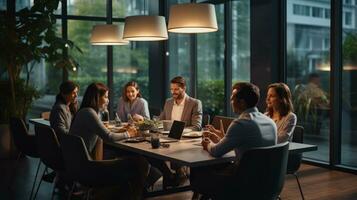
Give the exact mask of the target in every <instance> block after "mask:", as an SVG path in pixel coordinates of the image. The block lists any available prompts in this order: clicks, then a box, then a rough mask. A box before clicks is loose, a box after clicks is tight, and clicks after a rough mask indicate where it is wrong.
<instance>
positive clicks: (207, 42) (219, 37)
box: [197, 4, 225, 115]
mask: <svg viewBox="0 0 357 200" xmlns="http://www.w3.org/2000/svg"><path fill="white" fill-rule="evenodd" d="M215 7H216V16H217V23H218V27H219V29H218V31H217V32H214V33H210V34H199V35H197V81H198V85H197V97H198V99H200V100H201V101H202V105H203V111H204V112H206V113H209V114H215V115H217V114H220V115H222V114H223V113H224V105H225V102H224V28H225V27H224V4H219V5H216V6H215Z"/></svg>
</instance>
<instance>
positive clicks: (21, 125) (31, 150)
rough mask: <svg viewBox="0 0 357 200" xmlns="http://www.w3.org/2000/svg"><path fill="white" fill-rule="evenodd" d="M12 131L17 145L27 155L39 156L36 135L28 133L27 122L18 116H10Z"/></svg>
mask: <svg viewBox="0 0 357 200" xmlns="http://www.w3.org/2000/svg"><path fill="white" fill-rule="evenodd" d="M10 131H11V133H12V136H13V138H14V143H15V145H16V147H17V148H18V149H19V150H20V151H21V152H22V153H24V154H25V155H28V156H31V157H36V158H37V157H38V153H37V149H36V143H35V136H31V135H29V134H28V131H27V128H26V125H25V122H24V121H23V120H22V119H20V118H16V117H12V118H10Z"/></svg>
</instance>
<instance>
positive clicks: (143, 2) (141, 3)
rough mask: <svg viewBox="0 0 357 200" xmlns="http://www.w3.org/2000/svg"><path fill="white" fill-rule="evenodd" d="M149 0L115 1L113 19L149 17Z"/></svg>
mask: <svg viewBox="0 0 357 200" xmlns="http://www.w3.org/2000/svg"><path fill="white" fill-rule="evenodd" d="M148 2H149V1H148V0H113V17H126V16H131V15H147V14H148V8H149V3H148Z"/></svg>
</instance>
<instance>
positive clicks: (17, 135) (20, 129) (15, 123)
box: [8, 117, 41, 199]
mask: <svg viewBox="0 0 357 200" xmlns="http://www.w3.org/2000/svg"><path fill="white" fill-rule="evenodd" d="M10 131H11V133H12V136H13V138H14V143H15V146H16V147H17V148H18V149H19V150H20V153H19V155H18V157H17V160H16V164H15V167H14V171H13V175H12V177H13V178H12V179H11V180H10V183H9V186H8V187H9V189H11V185H12V183H13V181H14V179H15V175H16V173H15V172H16V169H17V165H18V163H19V159H20V157H21V155H26V156H30V157H32V158H39V154H38V152H37V148H36V140H35V136H34V135H30V134H29V133H28V130H27V128H26V125H25V122H24V121H23V120H22V119H20V118H15V117H13V118H11V119H10ZM40 165H41V160H39V162H38V165H37V170H36V175H35V178H34V181H33V184H32V189H31V194H30V199H31V197H32V194H33V190H34V188H35V183H36V180H37V175H38V171H39V169H40Z"/></svg>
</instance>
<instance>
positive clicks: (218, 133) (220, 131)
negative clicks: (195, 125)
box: [206, 124, 224, 138]
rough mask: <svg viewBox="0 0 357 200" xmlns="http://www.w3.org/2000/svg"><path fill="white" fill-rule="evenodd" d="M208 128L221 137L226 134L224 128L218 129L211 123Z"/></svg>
mask: <svg viewBox="0 0 357 200" xmlns="http://www.w3.org/2000/svg"><path fill="white" fill-rule="evenodd" d="M206 128H207V129H208V130H209V131H211V132H212V133H214V134H216V135H218V136H219V137H221V138H222V137H223V136H224V133H223V132H222V130H218V129H216V128H214V127H213V126H212V125H211V124H208V125H206Z"/></svg>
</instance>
